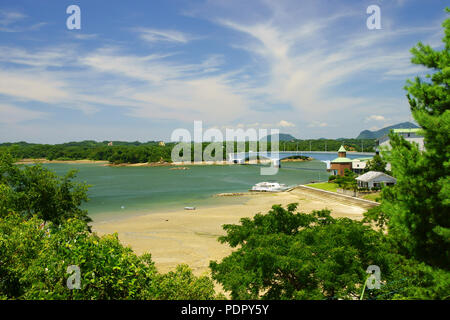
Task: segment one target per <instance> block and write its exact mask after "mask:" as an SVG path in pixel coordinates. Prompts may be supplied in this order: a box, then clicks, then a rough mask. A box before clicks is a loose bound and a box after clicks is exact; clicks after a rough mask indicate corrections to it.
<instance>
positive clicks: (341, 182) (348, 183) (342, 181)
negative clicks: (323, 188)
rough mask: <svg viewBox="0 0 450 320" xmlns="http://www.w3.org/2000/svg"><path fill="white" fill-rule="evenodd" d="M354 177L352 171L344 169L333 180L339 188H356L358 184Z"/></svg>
mask: <svg viewBox="0 0 450 320" xmlns="http://www.w3.org/2000/svg"><path fill="white" fill-rule="evenodd" d="M355 178H356V174H355V173H354V172H353V171H351V170H349V169H345V171H344V175H343V176H336V179H335V180H334V182H335V183H337V185H338V186H339V187H340V188H343V189H347V190H356V189H357V188H358V184H357V182H356V180H355Z"/></svg>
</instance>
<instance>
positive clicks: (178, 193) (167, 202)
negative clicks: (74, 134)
mask: <svg viewBox="0 0 450 320" xmlns="http://www.w3.org/2000/svg"><path fill="white" fill-rule="evenodd" d="M45 166H46V167H47V168H49V169H51V170H53V171H55V172H56V173H57V174H59V175H63V174H65V173H66V172H67V171H68V170H70V169H77V170H78V175H77V178H76V180H78V181H83V182H86V183H88V184H90V185H92V187H91V188H90V189H89V192H88V195H89V198H90V201H89V202H88V203H86V204H85V205H84V207H85V208H86V209H88V211H89V215H90V216H91V217H92V219H93V220H94V221H101V220H105V219H110V218H114V217H122V216H123V215H130V214H138V213H151V212H152V211H156V210H158V211H160V210H178V209H182V208H184V207H185V206H195V207H201V206H210V205H212V204H215V205H217V204H220V203H224V204H225V203H226V204H230V203H239V202H240V201H243V200H242V199H241V198H240V197H212V196H213V195H214V194H217V193H224V192H243V191H248V189H250V188H251V187H252V186H253V185H254V184H256V183H258V182H261V181H277V182H279V183H284V184H286V185H288V186H293V185H297V184H303V183H308V182H310V181H311V180H327V178H328V175H329V173H327V172H326V165H325V164H324V163H323V162H320V161H317V160H313V161H308V162H285V163H283V164H282V168H280V169H279V171H278V174H276V175H273V176H261V175H260V169H261V167H260V166H258V165H225V166H208V165H205V166H189V170H170V167H106V166H102V165H99V164H45Z"/></svg>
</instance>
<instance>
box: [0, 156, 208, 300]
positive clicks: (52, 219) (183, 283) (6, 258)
mask: <svg viewBox="0 0 450 320" xmlns="http://www.w3.org/2000/svg"><path fill="white" fill-rule="evenodd" d="M13 162H14V161H13V158H12V157H11V156H10V155H9V154H0V298H4V299H212V298H214V297H215V293H214V284H213V282H212V281H211V279H210V278H209V277H207V276H202V277H196V276H194V275H193V274H192V271H191V270H190V269H189V268H188V267H187V266H179V267H178V268H177V270H176V271H175V272H169V273H168V274H159V273H158V272H157V271H156V269H155V267H154V264H153V262H152V260H151V257H150V255H149V254H144V255H143V256H141V257H139V256H137V255H135V254H134V253H133V251H132V250H131V249H130V248H128V247H124V246H123V245H122V244H121V243H120V242H119V240H118V237H117V234H114V235H106V236H103V237H99V236H97V235H96V234H94V233H91V231H90V228H89V226H88V224H87V222H89V221H90V219H89V217H88V215H87V212H86V211H85V210H81V209H80V205H81V203H82V202H83V201H87V194H86V192H87V186H86V185H85V184H82V183H74V182H73V181H72V180H73V178H74V177H75V172H73V171H71V172H69V173H68V174H67V175H66V176H65V177H62V178H61V177H58V176H57V175H56V174H55V173H53V172H52V171H50V170H48V169H45V168H44V167H42V166H40V165H34V166H19V165H14V164H13ZM70 265H76V266H78V267H79V268H80V271H81V288H80V289H73V290H70V289H69V288H68V287H67V282H66V281H67V279H68V278H69V277H70V274H68V273H67V267H68V266H70Z"/></svg>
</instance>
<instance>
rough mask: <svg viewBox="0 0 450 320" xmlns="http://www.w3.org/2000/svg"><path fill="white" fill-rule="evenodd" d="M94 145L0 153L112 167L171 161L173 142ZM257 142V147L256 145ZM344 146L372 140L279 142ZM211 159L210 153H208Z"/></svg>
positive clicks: (356, 147)
mask: <svg viewBox="0 0 450 320" xmlns="http://www.w3.org/2000/svg"><path fill="white" fill-rule="evenodd" d="M111 142H112V145H109V144H110V142H108V141H103V142H96V141H81V142H69V143H63V144H55V145H49V144H33V143H27V142H17V143H9V142H8V143H2V144H0V152H9V153H10V154H11V155H12V156H14V157H15V158H16V159H19V160H20V159H47V160H67V161H69V160H82V159H88V160H104V161H109V162H110V163H112V164H121V163H147V162H149V163H158V162H167V163H170V162H172V159H171V154H172V149H173V148H174V146H175V145H176V144H175V143H159V142H156V141H149V142H145V143H141V142H138V141H136V142H121V141H111ZM257 143H258V148H259V144H260V142H257ZM343 143H344V144H345V145H346V147H347V148H348V150H353V151H362V150H364V151H366V152H373V151H374V145H375V140H374V139H366V140H356V139H348V140H345V141H342V140H331V139H319V140H295V141H280V143H279V150H280V151H296V150H301V151H309V150H311V151H337V150H338V149H339V147H340V146H341V145H342V144H343ZM208 145H210V144H209V143H207V142H204V143H202V145H201V146H197V147H198V148H199V149H201V150H202V152H204V151H205V149H206V148H207V147H208ZM225 146H226V143H225V142H224V143H223V155H222V156H223V159H227V156H226V153H227V151H226V148H225ZM194 147H195V146H194V144H193V143H191V161H194ZM270 148H271V144H270V143H267V150H270ZM233 150H234V151H237V150H238V144H237V142H234V149H233ZM249 150H250V143H249V142H248V141H247V142H246V143H245V151H249ZM212 156H214V154H212Z"/></svg>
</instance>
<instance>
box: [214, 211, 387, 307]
mask: <svg viewBox="0 0 450 320" xmlns="http://www.w3.org/2000/svg"><path fill="white" fill-rule="evenodd" d="M295 209H296V204H291V205H289V206H288V208H287V210H286V209H284V208H282V207H281V206H278V205H275V206H273V207H272V210H270V211H269V213H268V214H266V215H262V214H257V215H256V216H255V217H254V218H253V219H248V218H244V219H241V225H225V226H224V229H225V230H226V232H227V235H226V236H223V237H221V238H220V241H221V242H227V243H229V245H230V246H232V247H236V246H239V248H238V249H237V250H236V251H234V252H233V253H232V254H231V255H230V256H228V257H226V258H224V259H223V261H222V262H221V263H216V262H212V263H211V270H212V274H213V278H214V279H215V280H217V281H219V282H220V283H222V284H223V286H224V288H225V289H227V290H230V291H231V294H232V298H234V299H256V298H264V299H323V298H341V299H351V298H356V297H359V295H360V293H361V283H364V280H365V278H366V276H367V274H366V268H367V267H368V266H369V265H372V264H376V265H379V266H380V267H382V268H383V269H384V270H387V268H388V261H387V259H386V252H387V250H386V246H385V245H384V243H383V241H382V237H381V236H380V234H379V233H377V232H376V231H373V230H371V229H370V228H369V227H367V226H364V225H362V224H361V223H359V222H356V221H352V220H350V219H346V218H345V219H333V218H332V217H331V216H330V212H329V211H327V210H322V211H315V212H313V213H312V214H304V213H294V211H295ZM386 272H387V271H386Z"/></svg>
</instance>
